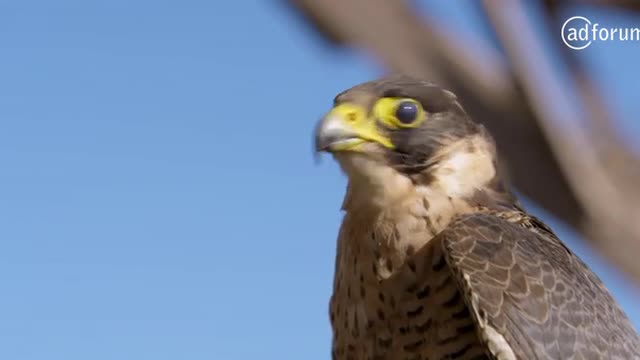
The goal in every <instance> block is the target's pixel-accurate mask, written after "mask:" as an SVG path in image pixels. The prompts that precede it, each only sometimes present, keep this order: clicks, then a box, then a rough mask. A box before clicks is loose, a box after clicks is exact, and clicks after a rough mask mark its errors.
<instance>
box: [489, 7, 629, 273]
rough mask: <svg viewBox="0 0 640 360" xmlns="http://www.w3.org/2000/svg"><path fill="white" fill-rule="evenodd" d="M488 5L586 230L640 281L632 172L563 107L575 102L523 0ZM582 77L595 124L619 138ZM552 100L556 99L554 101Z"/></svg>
mask: <svg viewBox="0 0 640 360" xmlns="http://www.w3.org/2000/svg"><path fill="white" fill-rule="evenodd" d="M482 4H483V6H484V9H485V13H486V15H487V17H488V19H489V20H490V23H491V24H492V26H493V30H494V32H495V33H496V35H497V37H498V39H499V41H500V43H501V45H502V47H503V48H504V50H505V52H506V56H507V58H508V59H509V60H510V63H511V64H512V66H513V68H514V71H515V73H516V74H517V78H518V81H519V83H520V84H522V87H523V88H524V90H525V93H526V94H527V97H528V98H529V99H530V101H531V103H532V104H533V105H534V108H535V109H536V112H537V113H538V116H537V118H538V122H539V124H540V125H541V127H542V129H543V131H544V134H545V136H546V138H547V139H548V140H549V145H550V146H551V149H552V150H553V152H554V154H555V155H556V158H557V159H558V161H559V163H560V165H561V166H562V168H563V170H564V174H565V176H566V177H567V179H568V181H569V183H570V184H571V186H572V188H573V189H574V191H575V193H576V195H577V196H578V199H579V201H580V204H581V206H582V208H583V209H584V211H585V213H586V214H587V221H586V222H585V223H584V224H583V225H582V227H581V228H580V230H581V231H582V233H583V234H585V235H586V236H587V237H588V238H589V239H590V240H591V241H592V243H593V244H594V245H595V246H596V248H598V249H599V250H601V251H602V252H603V253H604V254H605V255H606V256H608V257H609V258H610V259H611V260H613V261H614V262H615V263H616V264H618V265H619V266H621V267H622V268H623V269H624V270H626V271H627V272H629V273H630V274H631V275H633V276H634V277H635V278H636V279H640V266H639V265H638V262H637V261H636V259H635V258H636V254H638V253H640V224H639V223H637V219H639V218H640V203H639V202H637V201H633V198H630V197H629V195H635V194H636V190H635V189H633V188H629V187H628V186H625V185H627V184H629V181H628V178H627V177H626V176H616V175H619V174H613V173H612V172H611V171H610V170H611V167H610V166H607V165H606V163H605V162H603V161H602V159H601V156H600V154H599V153H598V152H597V149H596V148H595V147H593V146H592V144H594V143H595V141H594V139H595V138H596V136H594V134H590V133H589V132H587V131H585V128H584V127H583V126H581V124H580V118H581V115H582V114H580V112H579V111H577V107H576V106H566V107H565V108H563V109H559V107H562V106H561V105H562V104H569V103H570V101H569V100H568V99H567V97H566V96H562V91H561V90H562V89H563V88H566V87H565V86H563V84H561V83H560V80H559V77H558V76H555V74H554V72H553V69H552V66H551V63H550V61H549V60H548V59H547V58H545V57H544V56H543V55H542V54H543V53H544V51H543V48H542V45H541V43H540V40H539V39H538V37H537V36H536V34H535V33H534V31H533V26H532V25H531V20H530V19H529V17H528V16H527V15H526V13H525V9H524V6H523V4H522V3H521V2H519V1H502V2H499V1H489V0H484V1H483V2H482ZM573 74H575V71H574V72H573ZM582 75H583V76H582V77H581V78H579V79H577V80H578V81H579V83H578V84H577V85H578V88H580V89H582V92H581V94H582V95H583V96H585V99H584V100H586V101H583V102H584V103H586V102H588V101H592V103H591V104H587V105H586V106H589V107H590V109H591V110H592V112H591V113H589V114H588V116H587V117H589V118H592V119H591V121H590V122H591V124H597V125H598V126H599V127H603V126H607V128H606V130H603V134H606V136H613V135H612V134H613V133H614V132H613V131H611V130H610V129H609V128H608V127H609V126H610V125H611V124H610V123H608V125H605V124H604V122H603V121H602V120H603V119H607V118H608V116H607V114H606V112H605V111H604V109H603V107H601V106H603V105H602V104H600V103H598V102H593V101H594V98H593V96H594V95H595V94H594V93H593V92H592V91H593V90H592V89H591V88H588V87H587V86H588V85H590V80H585V79H586V75H585V74H582ZM580 80H581V81H580ZM574 82H575V80H574ZM572 85H576V84H572ZM554 90H555V93H554ZM550 98H552V99H553V101H549V99H550ZM598 119H599V120H600V121H599V120H598ZM567 123H570V124H572V126H571V134H572V136H571V137H567V136H566V135H565V133H566V132H564V131H562V130H561V129H560V128H559V125H560V124H567ZM618 146H619V147H620V146H621V145H620V143H618ZM632 164H633V165H637V164H640V160H638V159H635V160H634V162H633V163H632ZM634 180H635V181H633V182H634V183H636V184H637V183H638V182H640V178H636V179H634Z"/></svg>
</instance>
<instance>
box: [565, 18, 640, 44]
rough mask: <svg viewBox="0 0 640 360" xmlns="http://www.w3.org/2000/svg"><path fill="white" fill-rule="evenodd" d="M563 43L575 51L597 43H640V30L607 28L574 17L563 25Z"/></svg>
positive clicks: (585, 19)
mask: <svg viewBox="0 0 640 360" xmlns="http://www.w3.org/2000/svg"><path fill="white" fill-rule="evenodd" d="M561 35H562V41H563V42H564V44H565V45H567V46H568V47H570V48H572V49H574V50H582V49H585V48H587V47H589V45H591V43H592V42H596V41H602V42H604V41H621V42H624V41H640V28H637V27H636V28H623V27H617V28H607V27H601V26H600V24H598V23H592V22H591V21H590V20H589V19H587V18H586V17H584V16H574V17H571V18H569V19H567V21H565V22H564V24H563V25H562V30H561Z"/></svg>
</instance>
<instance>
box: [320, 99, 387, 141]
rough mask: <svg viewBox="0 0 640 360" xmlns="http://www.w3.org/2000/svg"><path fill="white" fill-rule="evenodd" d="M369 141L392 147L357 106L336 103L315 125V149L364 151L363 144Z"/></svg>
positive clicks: (364, 110)
mask: <svg viewBox="0 0 640 360" xmlns="http://www.w3.org/2000/svg"><path fill="white" fill-rule="evenodd" d="M370 142H376V143H379V144H381V145H382V146H384V147H387V148H393V145H392V144H391V141H390V140H389V139H388V138H387V137H385V136H383V135H382V134H380V132H379V131H378V128H377V126H376V123H375V119H369V118H368V117H367V111H366V109H364V108H363V107H362V106H359V105H354V104H350V103H343V104H340V105H337V106H336V107H334V108H333V109H331V111H329V113H328V114H327V115H326V116H325V117H324V118H322V120H320V122H319V123H318V125H317V127H316V133H315V148H316V152H320V151H326V152H339V151H363V149H362V145H363V144H365V143H370Z"/></svg>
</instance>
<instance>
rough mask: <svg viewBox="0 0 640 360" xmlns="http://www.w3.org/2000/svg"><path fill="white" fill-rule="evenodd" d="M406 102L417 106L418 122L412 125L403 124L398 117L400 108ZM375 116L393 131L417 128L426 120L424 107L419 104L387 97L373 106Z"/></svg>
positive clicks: (407, 99) (413, 101) (410, 100)
mask: <svg viewBox="0 0 640 360" xmlns="http://www.w3.org/2000/svg"><path fill="white" fill-rule="evenodd" d="M404 102H411V103H414V104H416V107H417V109H418V116H416V120H415V121H414V122H412V123H410V124H405V123H402V122H401V121H400V120H398V118H397V117H396V111H397V110H398V106H399V105H400V104H402V103H404ZM373 116H374V117H375V118H377V119H380V121H381V122H382V123H383V124H384V125H386V126H388V127H389V128H391V129H398V128H415V127H418V126H419V125H420V124H421V123H422V122H423V121H424V120H425V114H424V109H423V108H422V105H420V103H419V102H417V101H415V100H413V99H409V98H398V97H385V98H381V99H380V100H378V101H377V102H376V103H375V104H374V105H373Z"/></svg>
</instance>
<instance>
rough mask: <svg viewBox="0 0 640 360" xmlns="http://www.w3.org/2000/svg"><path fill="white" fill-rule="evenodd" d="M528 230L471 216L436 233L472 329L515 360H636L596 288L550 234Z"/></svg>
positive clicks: (625, 329) (639, 352) (620, 322)
mask: <svg viewBox="0 0 640 360" xmlns="http://www.w3.org/2000/svg"><path fill="white" fill-rule="evenodd" d="M534 226H535V225H534ZM535 230H536V229H535V228H534V229H533V231H532V229H527V228H525V227H524V226H520V225H518V224H514V223H511V222H509V221H507V220H505V219H502V218H500V217H498V216H494V215H489V214H474V215H469V216H465V217H463V218H461V219H458V220H456V221H455V222H453V223H452V224H451V225H450V226H449V227H448V228H447V229H446V230H445V231H443V232H442V233H441V236H442V245H443V248H444V253H445V257H446V259H447V263H448V264H449V266H450V267H451V268H452V270H453V272H454V274H455V277H456V280H457V281H458V284H459V285H460V287H461V288H463V289H464V291H465V293H466V294H467V299H466V300H467V302H468V304H469V305H470V306H471V307H472V308H474V310H475V314H476V315H477V318H476V321H478V322H479V323H483V322H486V323H487V324H488V325H489V326H491V327H492V328H494V329H495V330H497V332H498V333H499V334H501V335H502V336H503V337H504V339H505V340H506V341H507V343H508V344H509V346H510V347H511V348H512V350H513V352H514V354H515V355H516V357H518V358H519V359H572V358H581V359H636V358H640V339H639V337H638V335H637V333H636V332H635V330H634V329H633V327H632V325H631V322H630V321H629V319H628V318H627V317H626V315H625V314H624V312H623V311H622V310H621V309H620V307H619V306H618V305H617V303H616V302H615V300H614V299H613V298H612V296H611V295H610V293H609V292H608V291H607V289H606V288H605V287H604V285H603V283H602V281H601V280H600V279H599V278H598V277H597V276H596V275H595V274H594V273H593V272H592V271H591V270H590V269H589V268H588V267H587V266H586V265H585V264H584V263H583V262H582V261H581V260H580V259H579V258H578V257H577V256H576V255H574V254H573V253H571V252H570V251H569V250H568V249H567V248H566V247H565V246H564V245H563V244H562V243H561V242H560V240H558V239H557V238H556V237H555V235H553V233H551V232H549V231H548V230H547V229H545V228H539V229H538V230H539V231H535ZM472 299H473V301H472Z"/></svg>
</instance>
